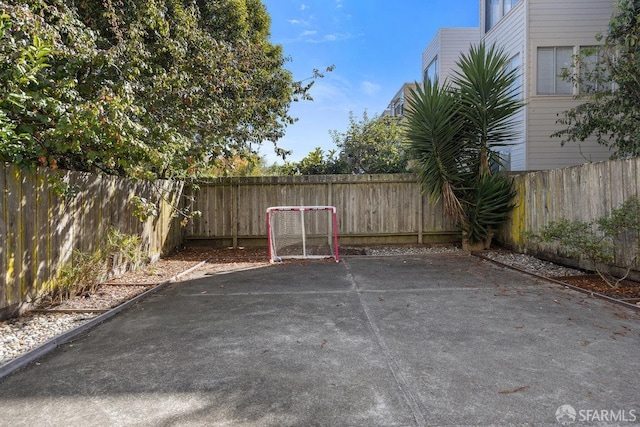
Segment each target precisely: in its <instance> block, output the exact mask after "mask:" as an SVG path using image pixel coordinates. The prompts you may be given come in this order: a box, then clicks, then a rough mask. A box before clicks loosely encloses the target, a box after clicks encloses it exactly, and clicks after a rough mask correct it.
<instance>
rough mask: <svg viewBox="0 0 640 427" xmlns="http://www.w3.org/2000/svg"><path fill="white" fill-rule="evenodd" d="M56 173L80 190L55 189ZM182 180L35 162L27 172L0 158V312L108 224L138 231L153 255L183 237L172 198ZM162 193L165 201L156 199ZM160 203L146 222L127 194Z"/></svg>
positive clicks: (21, 303)
mask: <svg viewBox="0 0 640 427" xmlns="http://www.w3.org/2000/svg"><path fill="white" fill-rule="evenodd" d="M54 176H57V177H59V179H60V180H61V182H63V183H64V184H68V185H69V186H70V187H71V188H76V189H77V194H76V195H75V196H73V197H65V198H61V197H59V196H58V195H56V191H55V186H54V185H52V184H51V183H50V182H49V179H50V178H52V177H54ZM181 190H182V184H174V183H170V182H157V183H149V182H143V181H138V182H133V181H129V180H125V179H121V178H117V177H110V176H102V175H93V174H88V173H80V172H66V173H63V172H58V171H52V170H49V169H44V168H41V169H38V170H37V171H36V172H27V171H23V170H20V169H19V168H17V167H15V166H12V165H7V164H4V163H0V213H1V214H0V274H1V276H0V318H3V317H6V316H9V315H13V314H15V313H16V312H19V311H20V310H21V309H23V308H25V307H26V303H28V301H29V300H31V299H32V298H33V297H34V296H36V295H39V294H40V293H42V292H43V291H44V290H45V289H44V288H45V286H46V283H47V282H48V281H50V280H51V279H53V278H54V277H55V276H56V275H57V273H58V272H59V270H60V269H61V268H62V267H63V266H65V265H67V264H68V263H70V262H73V251H74V250H78V251H81V252H92V251H94V250H95V249H96V248H97V247H98V246H99V245H101V244H102V242H103V240H104V238H105V237H106V234H107V230H108V228H109V226H113V227H115V228H116V229H117V230H118V231H119V232H121V233H126V234H137V235H139V236H141V238H142V243H143V248H144V250H145V251H146V253H147V255H148V256H149V257H151V258H157V257H158V256H159V255H160V254H161V253H162V252H165V251H169V250H171V249H173V248H174V247H177V246H178V245H179V244H180V242H181V239H182V236H181V231H180V226H179V223H178V222H179V219H177V218H172V216H171V213H172V210H171V207H170V205H169V203H167V201H169V202H171V203H172V204H174V205H176V204H177V203H179V197H180V193H181ZM160 194H164V196H165V197H166V201H165V200H164V199H161V197H160ZM134 195H137V196H140V197H145V198H147V199H148V200H152V201H154V202H157V203H158V206H159V207H160V216H159V217H158V218H155V219H153V218H150V219H148V220H147V221H145V222H140V220H139V219H137V218H136V217H134V216H133V208H132V206H131V205H130V203H129V200H130V199H131V197H132V196H134Z"/></svg>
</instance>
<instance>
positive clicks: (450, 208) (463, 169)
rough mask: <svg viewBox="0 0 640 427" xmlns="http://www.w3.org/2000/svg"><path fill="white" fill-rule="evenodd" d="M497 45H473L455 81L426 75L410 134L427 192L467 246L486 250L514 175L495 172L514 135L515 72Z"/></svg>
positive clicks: (413, 104)
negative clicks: (459, 229)
mask: <svg viewBox="0 0 640 427" xmlns="http://www.w3.org/2000/svg"><path fill="white" fill-rule="evenodd" d="M508 59H509V58H508V57H507V55H506V54H505V53H504V51H503V50H502V49H498V48H497V47H496V46H491V47H487V46H485V44H484V43H481V44H480V45H479V46H474V47H471V49H470V50H469V52H468V53H467V54H465V55H463V56H462V57H461V59H460V60H459V61H458V66H459V68H460V71H459V72H458V73H457V74H456V76H455V77H454V78H453V80H452V82H451V84H449V83H445V84H441V83H440V82H439V81H438V80H437V79H436V80H434V81H432V80H431V79H426V80H425V82H424V84H423V85H417V89H416V90H415V91H413V93H412V96H411V97H409V99H408V102H409V108H408V114H407V139H408V140H409V145H408V147H409V148H408V150H409V158H410V159H411V160H413V161H414V162H415V165H414V169H415V170H416V171H417V173H418V176H419V179H420V182H421V184H422V188H423V191H424V192H426V193H429V194H430V196H431V198H432V200H434V201H438V200H440V199H442V200H443V203H444V210H445V214H447V215H448V216H449V217H450V218H451V219H452V220H453V221H454V222H455V223H456V224H458V226H459V227H460V228H461V229H462V233H463V245H464V246H465V247H466V248H469V249H481V248H483V247H488V245H489V244H490V240H491V236H492V234H493V231H492V230H495V229H496V228H497V227H498V226H499V225H500V224H501V223H502V222H504V221H505V220H506V219H507V217H508V214H509V212H510V211H511V209H512V208H513V202H512V199H513V197H514V195H515V190H514V188H513V184H512V182H511V179H509V178H508V177H505V176H503V175H500V174H497V173H495V172H494V170H493V168H495V167H496V166H499V165H501V163H502V160H501V158H500V154H499V150H500V149H502V148H503V147H506V146H508V145H510V144H511V143H512V141H513V140H514V139H515V137H516V136H517V133H518V131H517V128H516V122H515V121H514V115H515V114H516V112H517V111H518V110H519V109H520V108H521V107H522V105H523V104H522V101H521V100H520V98H519V95H518V94H519V91H520V88H519V87H517V85H516V83H517V80H518V73H519V72H520V71H519V70H517V69H509V68H508V66H507V65H508Z"/></svg>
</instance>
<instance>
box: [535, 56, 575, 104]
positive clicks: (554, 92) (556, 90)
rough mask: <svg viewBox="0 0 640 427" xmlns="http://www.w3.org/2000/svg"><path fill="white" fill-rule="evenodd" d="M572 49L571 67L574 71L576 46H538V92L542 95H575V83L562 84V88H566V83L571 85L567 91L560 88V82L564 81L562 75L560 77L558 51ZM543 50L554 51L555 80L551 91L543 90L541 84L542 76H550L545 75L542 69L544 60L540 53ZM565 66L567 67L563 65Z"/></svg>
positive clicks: (553, 67)
mask: <svg viewBox="0 0 640 427" xmlns="http://www.w3.org/2000/svg"><path fill="white" fill-rule="evenodd" d="M561 49H562V50H565V51H566V50H569V49H570V50H571V53H570V55H569V61H568V62H569V64H568V65H569V67H571V68H572V72H575V64H574V60H573V58H574V55H575V48H574V47H573V46H538V48H537V50H536V63H537V67H536V94H537V95H540V96H569V95H573V94H574V91H575V88H574V87H573V84H571V83H569V82H566V83H564V84H562V88H565V89H566V85H569V90H568V91H565V90H562V89H561V88H560V84H559V83H560V82H561V81H562V77H560V69H561V68H560V67H559V63H558V52H559V51H560V50H561ZM542 51H547V52H549V51H552V52H553V59H552V64H551V65H552V67H551V68H552V69H553V73H555V74H553V80H552V82H551V90H549V91H542V86H543V85H542V84H541V79H542V78H550V77H551V76H550V75H547V76H543V75H542V74H543V70H541V66H542V61H541V58H540V54H541V52H542ZM562 68H565V67H562ZM546 83H547V84H548V83H549V82H548V81H547V82H546Z"/></svg>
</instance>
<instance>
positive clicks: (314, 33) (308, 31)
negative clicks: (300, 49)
mask: <svg viewBox="0 0 640 427" xmlns="http://www.w3.org/2000/svg"><path fill="white" fill-rule="evenodd" d="M316 34H318V32H317V31H315V30H307V31H304V32H302V34H300V37H307V36H315V35H316Z"/></svg>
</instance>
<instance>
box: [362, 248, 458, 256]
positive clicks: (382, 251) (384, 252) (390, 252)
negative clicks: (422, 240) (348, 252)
mask: <svg viewBox="0 0 640 427" xmlns="http://www.w3.org/2000/svg"><path fill="white" fill-rule="evenodd" d="M457 252H460V249H459V248H457V247H455V246H433V247H425V246H410V247H400V246H399V247H375V248H364V253H365V254H366V255H371V256H394V255H425V254H445V253H457Z"/></svg>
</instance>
